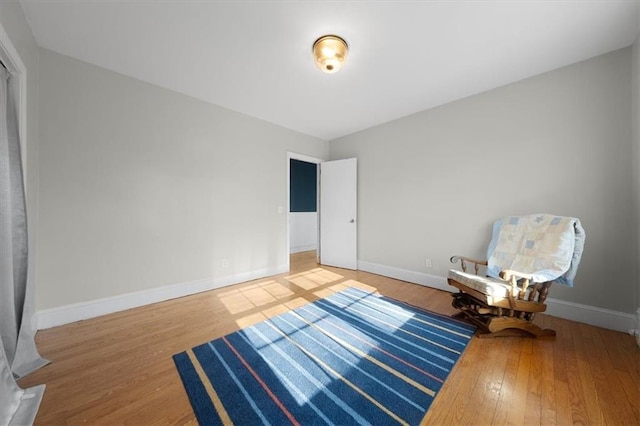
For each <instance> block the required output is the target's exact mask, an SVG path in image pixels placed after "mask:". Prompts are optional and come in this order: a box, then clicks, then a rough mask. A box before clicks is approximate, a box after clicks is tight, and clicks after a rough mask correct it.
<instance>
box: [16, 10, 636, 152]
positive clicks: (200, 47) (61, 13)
mask: <svg viewBox="0 0 640 426" xmlns="http://www.w3.org/2000/svg"><path fill="white" fill-rule="evenodd" d="M21 3H22V6H23V9H24V11H25V14H26V16H27V19H28V21H29V23H30V25H31V27H32V29H33V33H34V36H35V38H36V40H37V42H38V44H40V46H42V47H44V48H47V49H50V50H53V51H56V52H59V53H62V54H65V55H68V56H71V57H74V58H77V59H80V60H83V61H86V62H89V63H92V64H95V65H99V66H102V67H104V68H107V69H110V70H113V71H116V72H119V73H122V74H125V75H129V76H131V77H135V78H138V79H140V80H144V81H147V82H150V83H153V84H156V85H158V86H162V87H165V88H168V89H171V90H174V91H177V92H180V93H184V94H186V95H190V96H193V97H195V98H198V99H202V100H204V101H207V102H211V103H213V104H217V105H221V106H223V107H226V108H230V109H232V110H235V111H239V112H242V113H245V114H248V115H251V116H254V117H258V118H261V119H263V120H266V121H269V122H272V123H276V124H279V125H281V126H284V127H287V128H290V129H294V130H297V131H300V132H302V133H306V134H309V135H313V136H317V137H319V138H322V139H326V140H332V139H335V138H337V137H340V136H343V135H346V134H349V133H353V132H355V131H358V130H362V129H365V128H368V127H371V126H375V125H377V124H380V123H383V122H386V121H390V120H393V119H396V118H399V117H403V116H406V115H408V114H411V113H414V112H418V111H421V110H424V109H427V108H431V107H434V106H437V105H441V104H443V103H446V102H450V101H452V100H455V99H460V98H463V97H466V96H469V95H472V94H474V93H479V92H482V91H485V90H488V89H492V88H494V87H498V86H502V85H505V84H508V83H511V82H514V81H517V80H521V79H523V78H526V77H529V76H532V75H536V74H540V73H542V72H545V71H549V70H552V69H555V68H558V67H562V66H564V65H568V64H571V63H575V62H578V61H581V60H584V59H588V58H591V57H594V56H597V55H600V54H602V53H606V52H608V51H611V50H615V49H619V48H622V47H625V46H628V45H630V44H631V43H632V42H633V40H634V39H635V37H636V35H637V34H638V2H637V1H635V0H633V1H629V0H628V1H619V0H604V1H593V0H590V1H582V0H573V1H554V0H546V1H521V0H512V1H506V0H503V1H495V0H494V1H415V0H414V1H357V2H346V1H213V0H210V1H207V0H198V1H192V0H182V1H178V0H174V1H168V0H136V1H126V0H84V1H78V0H76V1H65V0H21ZM328 33H332V34H337V35H340V36H341V37H343V38H344V39H345V40H346V41H347V43H348V44H349V46H350V54H349V58H348V60H347V63H346V65H345V66H344V68H343V69H342V71H340V72H339V73H337V74H324V73H322V72H320V71H319V70H318V69H317V68H315V66H314V63H313V58H312V55H311V46H312V44H313V42H314V41H315V40H316V39H317V38H318V37H319V36H321V35H324V34H328Z"/></svg>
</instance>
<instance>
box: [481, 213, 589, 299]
mask: <svg viewBox="0 0 640 426" xmlns="http://www.w3.org/2000/svg"><path fill="white" fill-rule="evenodd" d="M584 240H585V232H584V229H583V228H582V225H581V224H580V220H579V219H577V218H574V217H563V216H554V215H550V214H534V215H529V216H509V217H505V218H503V219H499V220H497V221H496V222H495V223H494V225H493V235H492V238H491V243H490V244H489V249H488V251H487V259H488V269H487V275H489V276H490V277H493V278H500V277H499V275H498V274H499V273H500V271H502V270H504V269H511V270H514V271H518V272H522V273H525V274H531V275H533V281H535V282H545V281H555V282H557V283H559V284H564V285H567V286H569V287H573V279H574V278H575V276H576V273H577V271H578V265H579V264H580V258H581V257H582V251H583V249H584Z"/></svg>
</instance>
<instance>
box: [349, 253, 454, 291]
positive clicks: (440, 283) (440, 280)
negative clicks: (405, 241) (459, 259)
mask: <svg viewBox="0 0 640 426" xmlns="http://www.w3.org/2000/svg"><path fill="white" fill-rule="evenodd" d="M358 269H359V270H361V271H366V272H371V273H372V274H377V275H383V276H385V277H389V278H395V279H397V280H402V281H407V282H410V283H414V284H420V285H424V286H427V287H431V288H437V289H438V290H444V291H448V292H451V291H453V290H452V289H453V287H451V286H450V285H449V284H448V283H447V279H446V278H444V277H440V276H438V275H429V274H425V273H423V272H416V271H410V270H408V269H401V268H395V267H393V266H386V265H380V264H378V263H371V262H365V261H364V260H358Z"/></svg>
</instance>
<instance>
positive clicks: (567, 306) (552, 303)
mask: <svg viewBox="0 0 640 426" xmlns="http://www.w3.org/2000/svg"><path fill="white" fill-rule="evenodd" d="M358 269H360V270H361V271H366V272H371V273H373V274H377V275H383V276H385V277H390V278H395V279H398V280H402V281H407V282H410V283H414V284H420V285H424V286H427V287H432V288H435V289H438V290H444V291H448V292H454V291H457V289H456V288H454V287H451V286H450V285H449V284H448V283H447V279H446V278H445V277H440V276H437V275H429V274H425V273H423V272H416V271H410V270H407V269H401V268H396V267H393V266H386V265H380V264H377V263H372V262H365V261H363V260H359V261H358ZM546 303H547V311H546V312H545V314H548V315H552V316H554V317H558V318H564V319H568V320H571V321H578V322H582V323H585V324H591V325H595V326H597V327H602V328H607V329H609V330H616V331H622V332H624V333H627V332H628V331H629V330H630V329H633V328H635V327H636V316H635V315H634V314H627V313H624V312H618V311H612V310H609V309H604V308H598V307H596V306H589V305H582V304H579V303H573V302H567V301H564V300H558V299H552V298H548V299H547V302H546Z"/></svg>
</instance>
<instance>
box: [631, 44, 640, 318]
mask: <svg viewBox="0 0 640 426" xmlns="http://www.w3.org/2000/svg"><path fill="white" fill-rule="evenodd" d="M631 57H632V65H631V72H632V76H631V78H632V88H633V91H632V105H633V108H632V113H633V114H632V125H633V150H634V151H633V161H634V167H633V200H634V207H635V210H634V215H635V218H636V229H635V231H636V232H635V234H636V250H638V251H640V36H638V37H637V38H636V41H635V42H634V43H633V46H632V56H631ZM639 256H640V254H639ZM635 265H636V274H637V275H636V276H637V277H638V283H637V284H638V288H637V290H636V300H637V304H636V306H638V308H639V309H640V259H639V258H638V257H636V259H635ZM637 326H638V328H639V329H640V324H638V325H637Z"/></svg>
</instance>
